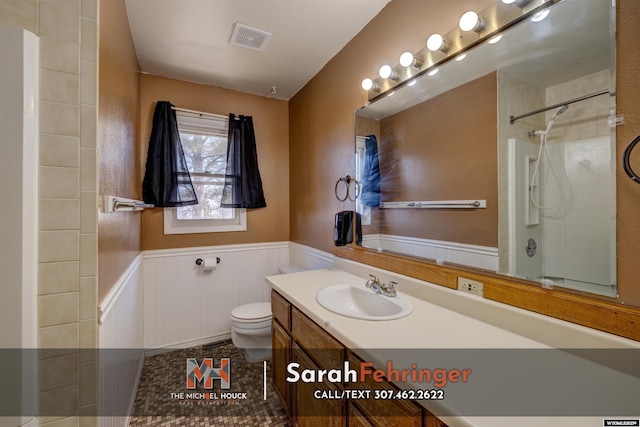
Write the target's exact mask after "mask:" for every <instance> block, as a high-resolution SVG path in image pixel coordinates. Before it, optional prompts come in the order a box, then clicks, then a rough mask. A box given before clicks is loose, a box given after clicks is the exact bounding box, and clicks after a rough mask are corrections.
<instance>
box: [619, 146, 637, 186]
mask: <svg viewBox="0 0 640 427" xmlns="http://www.w3.org/2000/svg"><path fill="white" fill-rule="evenodd" d="M638 142H640V135H638V136H636V137H635V138H634V139H633V141H631V143H630V144H629V146H627V148H626V149H625V150H624V153H623V155H622V167H623V168H624V171H625V173H626V174H627V175H628V176H629V178H631V179H632V180H633V182H635V183H637V184H640V176H638V175H637V174H636V173H635V172H634V171H633V169H631V162H630V161H629V158H630V157H631V152H632V151H633V149H634V148H635V146H636V144H637V143H638Z"/></svg>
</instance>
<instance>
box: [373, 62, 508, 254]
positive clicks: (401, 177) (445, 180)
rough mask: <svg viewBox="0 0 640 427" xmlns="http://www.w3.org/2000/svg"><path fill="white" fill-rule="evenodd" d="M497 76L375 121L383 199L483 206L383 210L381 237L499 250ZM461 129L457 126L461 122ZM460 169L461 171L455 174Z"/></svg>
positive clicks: (464, 86)
mask: <svg viewBox="0 0 640 427" xmlns="http://www.w3.org/2000/svg"><path fill="white" fill-rule="evenodd" d="M497 96H498V87H497V82H496V73H491V74H489V75H487V76H484V77H481V78H479V79H476V80H474V81H472V82H469V83H466V84H464V85H462V86H459V87H457V88H455V89H452V90H450V91H448V92H447V93H446V94H442V95H440V96H436V97H435V98H432V99H430V100H428V101H426V102H423V103H421V104H419V105H416V106H415V107H412V108H409V109H407V110H404V111H403V112H401V113H398V114H394V115H393V116H390V117H388V118H385V119H383V120H381V121H380V141H379V145H380V173H381V175H382V193H383V194H384V200H385V201H390V202H391V201H398V202H403V201H411V200H468V199H480V200H486V201H487V208H486V209H417V210H416V209H389V210H384V212H383V213H381V217H382V222H381V225H380V233H382V234H391V235H399V236H410V237H417V238H423V239H434V240H443V241H448V242H458V243H468V244H472V245H481V246H490V247H497V246H498V174H497V173H487V171H492V172H493V171H497V170H498V144H497V141H498V129H497V127H496V123H497V120H498V118H497V110H496V108H487V106H489V105H497ZM462 123H464V126H461V124H462ZM461 168H464V173H460V169H461Z"/></svg>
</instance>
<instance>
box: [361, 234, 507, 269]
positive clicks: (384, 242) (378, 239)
mask: <svg viewBox="0 0 640 427" xmlns="http://www.w3.org/2000/svg"><path fill="white" fill-rule="evenodd" d="M362 244H363V245H364V246H366V247H369V248H382V250H384V251H390V252H397V253H402V254H406V255H412V256H416V257H420V258H429V259H435V260H442V261H444V262H450V263H454V264H462V265H468V266H470V267H477V268H482V269H485V270H490V271H498V248H491V247H487V246H477V245H469V244H465V243H456V242H444V241H440V240H429V239H418V238H414V237H407V236H393V235H389V234H370V235H365V236H363V238H362Z"/></svg>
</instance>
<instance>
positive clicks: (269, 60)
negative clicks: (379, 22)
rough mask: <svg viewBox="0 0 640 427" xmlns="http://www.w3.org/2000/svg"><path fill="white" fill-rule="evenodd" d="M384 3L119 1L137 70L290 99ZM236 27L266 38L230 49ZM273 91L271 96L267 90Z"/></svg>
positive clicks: (341, 0)
mask: <svg viewBox="0 0 640 427" xmlns="http://www.w3.org/2000/svg"><path fill="white" fill-rule="evenodd" d="M389 1H390V0H125V4H126V9H127V14H128V17H129V25H130V27H131V34H132V36H133V42H134V44H135V49H136V54H137V56H138V63H139V65H140V69H141V71H142V72H143V73H149V74H155V75H160V76H165V77H171V78H175V79H180V80H186V81H191V82H196V83H202V84H207V85H212V86H218V87H223V88H226V89H232V90H237V91H240V92H245V93H251V94H256V95H262V96H271V97H274V98H277V99H283V100H288V99H290V98H291V97H293V96H294V95H295V94H296V93H297V92H298V91H299V90H300V89H301V88H302V87H303V86H304V85H305V84H306V83H307V82H308V81H309V80H311V78H312V77H313V76H314V75H315V74H316V73H318V71H320V70H321V69H322V67H323V66H324V65H325V64H326V63H327V62H329V60H330V59H331V58H333V56H335V55H336V54H337V53H338V52H339V51H340V50H341V49H342V48H343V47H344V46H345V45H346V44H347V43H348V42H349V40H351V39H352V38H353V37H354V36H355V35H356V34H358V32H360V30H361V29H362V28H363V27H364V26H365V25H366V24H367V23H368V22H369V21H370V20H371V19H372V18H373V17H374V16H375V15H377V14H378V12H379V11H380V10H381V9H382V8H383V7H384V6H385V5H386V4H387V3H388V2H389ZM236 22H239V23H241V24H245V25H248V26H251V27H254V28H257V29H260V30H264V31H268V32H270V33H272V36H271V38H270V40H269V41H268V43H267V44H266V48H265V49H264V50H263V51H256V50H251V49H247V48H243V47H239V46H234V45H231V44H229V39H230V37H231V34H232V32H233V26H234V24H235V23H236ZM274 86H275V87H276V88H277V93H276V94H272V93H271V88H272V87H274Z"/></svg>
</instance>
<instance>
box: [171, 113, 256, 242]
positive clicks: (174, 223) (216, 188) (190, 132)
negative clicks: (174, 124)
mask: <svg viewBox="0 0 640 427" xmlns="http://www.w3.org/2000/svg"><path fill="white" fill-rule="evenodd" d="M176 118H177V120H178V129H179V132H180V140H181V142H182V149H183V150H184V156H185V159H186V161H187V166H188V167H189V173H190V174H191V180H192V183H193V187H194V189H195V191H196V194H197V195H198V201H199V202H200V203H199V204H197V205H192V206H184V207H179V208H166V209H165V210H164V234H186V233H211V232H221V231H244V230H246V229H247V222H246V209H233V208H221V207H220V199H221V197H222V189H223V187H224V175H225V171H226V168H227V134H228V126H229V121H228V118H227V117H224V116H216V115H202V114H197V113H188V112H182V111H176Z"/></svg>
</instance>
